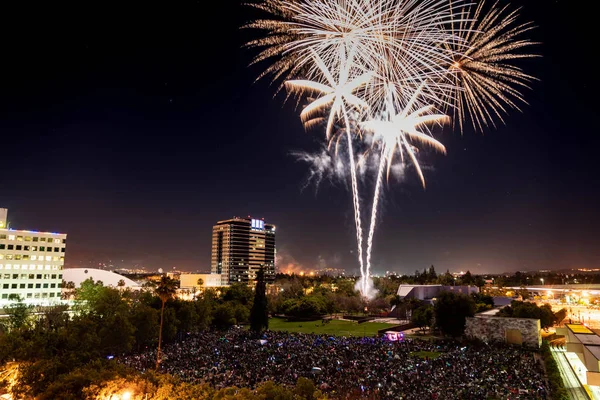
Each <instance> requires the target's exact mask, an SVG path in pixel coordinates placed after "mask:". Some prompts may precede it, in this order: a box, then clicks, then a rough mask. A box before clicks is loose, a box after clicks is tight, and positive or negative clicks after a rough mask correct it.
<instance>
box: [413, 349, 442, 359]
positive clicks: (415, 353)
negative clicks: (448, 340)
mask: <svg viewBox="0 0 600 400" xmlns="http://www.w3.org/2000/svg"><path fill="white" fill-rule="evenodd" d="M440 354H442V353H440V352H439V351H413V352H411V353H410V355H411V356H415V357H421V358H423V359H425V357H427V358H430V359H434V358H438V357H439V356H440Z"/></svg>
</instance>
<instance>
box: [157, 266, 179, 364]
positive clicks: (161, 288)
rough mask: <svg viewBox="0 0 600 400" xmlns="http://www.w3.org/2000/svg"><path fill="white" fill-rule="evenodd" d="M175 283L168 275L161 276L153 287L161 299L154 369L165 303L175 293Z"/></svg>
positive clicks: (159, 344)
mask: <svg viewBox="0 0 600 400" xmlns="http://www.w3.org/2000/svg"><path fill="white" fill-rule="evenodd" d="M175 285H176V282H175V281H174V280H173V279H171V278H169V277H168V276H163V277H162V278H160V282H159V283H158V285H157V286H156V289H154V293H156V295H157V296H158V297H159V298H160V301H161V307H160V328H159V331H158V350H157V352H156V369H158V366H159V364H160V346H161V342H162V333H163V322H164V314H165V303H166V302H167V300H169V299H171V298H172V297H173V296H174V295H175V292H176V291H177V289H176V286H175Z"/></svg>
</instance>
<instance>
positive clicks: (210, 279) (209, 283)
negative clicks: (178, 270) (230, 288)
mask: <svg viewBox="0 0 600 400" xmlns="http://www.w3.org/2000/svg"><path fill="white" fill-rule="evenodd" d="M199 279H202V284H199V283H198V280H199ZM221 286H223V285H222V278H221V275H220V274H181V275H179V287H180V288H181V289H196V290H200V289H206V288H214V287H221Z"/></svg>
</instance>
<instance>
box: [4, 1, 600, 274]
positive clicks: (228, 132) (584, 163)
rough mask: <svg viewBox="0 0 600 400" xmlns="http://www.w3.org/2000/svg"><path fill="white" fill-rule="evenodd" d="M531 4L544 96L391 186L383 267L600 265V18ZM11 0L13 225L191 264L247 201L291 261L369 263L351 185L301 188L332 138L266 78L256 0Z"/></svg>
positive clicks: (84, 258) (579, 7)
mask: <svg viewBox="0 0 600 400" xmlns="http://www.w3.org/2000/svg"><path fill="white" fill-rule="evenodd" d="M521 1H522V3H523V5H524V7H525V8H524V11H523V17H524V18H523V21H524V20H526V19H532V20H534V21H535V22H536V24H537V26H538V28H537V29H536V30H535V31H533V32H532V33H531V35H530V37H531V38H532V39H533V40H536V41H542V42H543V44H542V45H540V46H538V47H537V50H538V52H539V53H541V54H542V55H543V57H542V58H539V59H535V60H528V61H527V62H525V63H523V64H522V66H523V67H526V69H527V72H529V73H531V74H533V75H535V76H537V77H539V78H540V81H539V82H536V83H534V84H533V89H534V90H533V91H529V92H526V93H525V95H526V98H527V99H528V101H529V102H530V105H529V106H525V107H524V113H523V114H520V113H519V112H512V113H511V115H510V116H509V117H508V118H507V119H506V121H507V124H506V126H501V127H500V128H499V129H489V130H487V131H486V132H485V134H484V135H481V134H474V133H473V132H471V131H469V130H466V131H465V132H464V135H462V136H461V134H460V133H458V132H457V131H452V130H451V129H450V128H446V129H445V130H444V132H443V133H442V134H441V135H438V136H437V137H438V138H439V139H440V140H441V141H442V142H443V143H444V144H445V145H446V147H447V150H448V154H447V155H446V156H442V155H438V154H429V155H427V156H426V157H425V163H426V165H428V166H429V168H428V169H427V170H426V171H425V177H426V180H427V184H428V187H427V190H423V189H422V188H421V186H420V183H419V181H418V179H417V177H416V175H415V174H414V170H410V171H409V174H408V175H409V176H408V178H407V179H406V180H405V181H404V182H402V183H394V184H390V185H389V186H387V187H386V196H385V201H384V204H383V208H382V215H383V219H382V223H381V225H380V226H379V229H378V231H377V232H376V238H375V248H374V265H375V272H376V273H377V272H379V273H381V272H384V271H386V270H390V271H398V272H403V273H412V272H414V270H415V269H417V268H418V269H423V268H424V267H427V266H429V265H431V264H434V265H435V267H436V269H437V270H438V271H440V270H443V271H445V270H446V269H450V270H451V271H458V270H467V269H470V270H471V271H472V272H476V273H480V272H503V271H515V270H532V269H555V268H570V267H599V266H600V265H599V264H600V263H599V261H600V246H597V243H598V237H599V235H600V217H599V216H598V213H597V206H598V195H599V185H598V182H599V175H598V171H599V168H598V163H597V160H598V156H597V153H598V149H599V144H600V139H599V137H598V128H597V121H596V118H595V110H594V111H592V109H593V108H594V109H597V107H596V104H597V97H596V93H597V91H596V90H595V89H594V88H593V87H596V86H597V83H596V81H597V63H594V62H593V61H594V60H593V57H596V54H595V50H594V49H596V48H597V46H598V41H597V39H598V36H597V33H595V34H594V35H592V34H591V31H592V27H593V25H592V24H594V23H597V22H593V21H592V18H593V14H594V13H593V12H592V11H591V10H590V9H589V8H587V9H586V8H585V7H584V4H587V3H584V2H583V1H575V2H573V1H571V2H566V1H558V2H557V1H554V0H552V1H550V0H545V1H541V0H529V1H525V0H521ZM13 3H15V2H13ZM16 3H19V4H18V5H13V6H10V7H13V8H10V7H8V6H6V5H3V10H2V23H1V24H0V26H1V28H0V29H1V31H2V35H1V40H2V52H1V54H2V56H1V59H2V66H3V68H2V70H3V73H2V74H1V75H0V137H1V138H2V141H1V142H0V143H1V148H2V153H1V154H2V155H1V158H0V160H1V165H2V168H1V169H0V182H1V184H2V186H1V188H0V207H5V208H8V209H9V220H10V221H11V223H12V227H13V228H16V229H37V230H47V231H58V232H65V233H67V234H68V235H69V236H68V251H67V261H66V265H67V266H89V265H92V264H93V263H97V262H98V261H104V262H107V261H108V260H112V261H113V262H117V263H118V264H120V265H125V266H128V265H132V264H133V263H137V264H142V265H145V266H147V267H149V268H153V269H155V268H159V267H162V268H165V269H171V268H174V267H176V268H179V269H183V270H189V271H192V270H208V269H209V268H210V244H211V229H212V225H213V224H214V223H215V222H216V221H218V220H221V219H227V218H230V217H232V216H234V215H237V216H247V215H252V216H254V217H259V218H260V217H264V218H265V220H266V221H267V222H269V223H273V224H276V225H277V229H278V236H277V241H278V243H277V251H278V255H279V256H281V260H280V265H282V266H287V265H288V264H299V265H301V266H303V267H305V268H306V267H315V266H317V265H319V266H329V267H335V268H346V269H347V270H348V271H349V272H356V271H357V269H358V263H357V261H356V258H355V256H354V254H353V252H354V249H355V239H354V223H353V214H352V206H351V202H350V194H349V192H348V191H347V190H346V189H345V188H344V186H343V185H336V186H331V185H326V184H325V185H322V186H321V187H320V188H319V190H318V192H315V188H314V187H309V188H307V189H305V190H302V184H303V182H304V180H305V179H306V177H307V172H308V170H307V166H306V165H305V164H302V163H299V162H297V161H296V160H295V159H294V157H292V156H291V155H290V152H293V151H297V150H316V149H318V148H319V141H318V140H317V135H318V133H317V132H316V131H311V132H306V131H305V130H304V129H303V128H302V126H301V122H300V119H299V117H298V114H299V111H298V110H295V109H294V104H292V103H293V102H292V103H288V104H286V105H284V102H283V100H284V99H283V96H277V97H275V98H274V97H273V95H274V93H275V89H276V87H275V86H269V82H268V81H260V82H258V83H254V79H255V77H256V76H257V75H258V74H259V73H260V72H261V71H262V68H263V67H264V65H263V66H253V67H248V64H249V62H250V60H251V58H252V56H253V55H254V54H255V52H253V51H251V50H248V49H243V48H241V45H242V44H243V43H244V42H246V41H247V40H248V39H250V38H251V37H253V35H255V34H256V33H252V32H247V31H244V30H240V29H239V27H240V26H241V25H242V24H243V23H244V22H247V21H248V20H249V19H250V18H251V17H252V14H251V13H250V12H249V11H248V9H247V8H246V7H244V6H242V5H241V2H237V1H233V0H223V1H213V2H205V1H179V2H172V1H156V2H111V1H109V2H77V3H65V2H63V3H56V2H53V3H52V4H46V5H42V2H39V3H40V4H36V3H35V2H33V3H32V2H27V3H26V2H16ZM125 3H128V5H127V6H124V4H125ZM515 4H518V2H513V5H515ZM208 5H210V7H208ZM15 7H16V8H15ZM46 7H47V8H46ZM120 260H123V261H120Z"/></svg>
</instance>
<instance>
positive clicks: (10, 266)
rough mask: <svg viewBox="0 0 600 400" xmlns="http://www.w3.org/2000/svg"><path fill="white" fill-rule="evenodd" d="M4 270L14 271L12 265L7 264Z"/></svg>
mask: <svg viewBox="0 0 600 400" xmlns="http://www.w3.org/2000/svg"><path fill="white" fill-rule="evenodd" d="M4 269H12V264H6V265H5V266H4Z"/></svg>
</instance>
